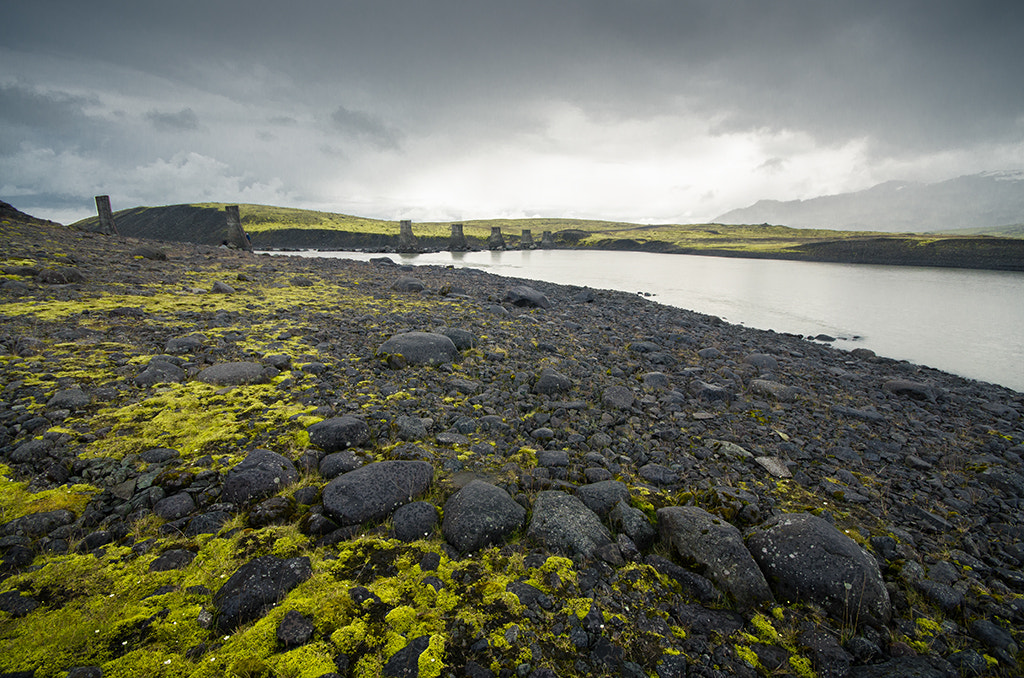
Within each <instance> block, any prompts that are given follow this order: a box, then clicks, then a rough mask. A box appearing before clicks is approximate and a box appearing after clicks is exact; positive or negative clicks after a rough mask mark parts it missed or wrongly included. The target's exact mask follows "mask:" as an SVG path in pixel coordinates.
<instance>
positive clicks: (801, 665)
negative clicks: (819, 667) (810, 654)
mask: <svg viewBox="0 0 1024 678" xmlns="http://www.w3.org/2000/svg"><path fill="white" fill-rule="evenodd" d="M789 665H790V666H792V667H793V672H794V673H796V675H797V676H799V677H800V678H817V677H818V674H817V673H815V672H814V665H813V664H812V663H811V660H810V659H808V658H807V657H801V656H799V655H792V656H790V658H789Z"/></svg>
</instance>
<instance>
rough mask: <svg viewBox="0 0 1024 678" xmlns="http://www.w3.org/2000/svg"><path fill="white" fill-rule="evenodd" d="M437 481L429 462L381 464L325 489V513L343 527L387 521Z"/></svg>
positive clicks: (342, 478)
mask: <svg viewBox="0 0 1024 678" xmlns="http://www.w3.org/2000/svg"><path fill="white" fill-rule="evenodd" d="M433 481H434V467H433V466H431V465H430V464H429V463H427V462H425V461H381V462H377V463H374V464H367V465H366V466H362V467H360V468H357V469H356V470H354V471H349V472H348V473H345V474H344V475H341V476H338V477H337V478H335V479H334V480H332V481H331V482H329V483H328V484H327V486H326V487H324V490H323V496H322V500H323V504H324V510H325V511H326V512H327V513H328V514H329V515H330V517H331V518H333V519H334V520H335V521H337V523H338V524H339V525H342V526H345V525H358V524H359V523H364V522H366V521H369V520H383V519H384V518H387V517H388V516H389V515H391V512H392V511H394V510H395V509H396V508H398V507H399V506H401V505H403V504H408V503H409V502H411V501H413V500H414V499H415V498H416V497H418V496H420V495H421V494H423V493H424V492H426V491H427V489H428V488H429V487H430V484H431V483H432V482H433Z"/></svg>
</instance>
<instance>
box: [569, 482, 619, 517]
mask: <svg viewBox="0 0 1024 678" xmlns="http://www.w3.org/2000/svg"><path fill="white" fill-rule="evenodd" d="M576 496H577V497H579V498H580V500H581V501H582V502H583V503H584V504H586V505H587V508H589V509H590V510H591V511H593V512H594V513H596V514H597V515H599V516H601V517H602V518H604V517H606V516H607V515H608V514H609V513H611V510H612V509H613V508H615V505H616V504H618V503H619V502H620V501H623V500H627V499H629V488H627V487H626V483H623V482H620V481H618V480H605V481H602V482H599V483H591V484H589V485H581V486H580V487H578V488H577V489H576Z"/></svg>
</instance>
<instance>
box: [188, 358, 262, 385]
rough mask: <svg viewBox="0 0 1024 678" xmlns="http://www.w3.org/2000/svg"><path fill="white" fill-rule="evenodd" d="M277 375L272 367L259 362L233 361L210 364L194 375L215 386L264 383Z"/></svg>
mask: <svg viewBox="0 0 1024 678" xmlns="http://www.w3.org/2000/svg"><path fill="white" fill-rule="evenodd" d="M275 376H277V370H276V369H274V368H273V367H264V366H263V365H260V364H259V363H252V362H234V363H218V364H217V365H211V366H210V367H207V368H206V369H204V370H203V371H202V372H200V373H199V374H197V375H196V379H198V380H199V381H201V382H203V383H206V384H213V385H215V386H241V385H243V384H265V383H267V382H268V381H270V380H271V379H273V378H274V377H275Z"/></svg>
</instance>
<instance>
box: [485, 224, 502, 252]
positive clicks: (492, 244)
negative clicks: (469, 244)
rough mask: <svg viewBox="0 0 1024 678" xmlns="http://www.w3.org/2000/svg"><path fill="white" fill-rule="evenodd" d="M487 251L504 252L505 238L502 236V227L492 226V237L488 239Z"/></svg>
mask: <svg viewBox="0 0 1024 678" xmlns="http://www.w3.org/2000/svg"><path fill="white" fill-rule="evenodd" d="M487 249H490V250H503V249H505V238H503V237H502V235H501V227H500V226H491V235H490V237H489V238H487Z"/></svg>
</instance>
